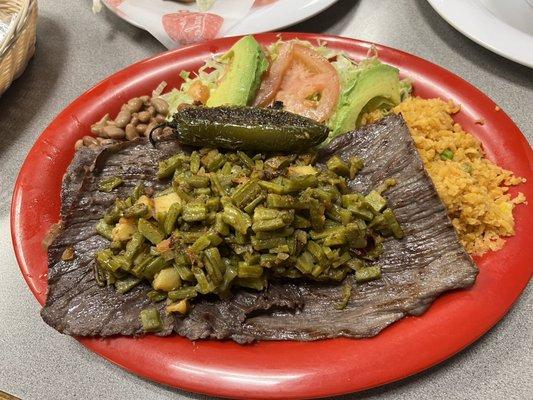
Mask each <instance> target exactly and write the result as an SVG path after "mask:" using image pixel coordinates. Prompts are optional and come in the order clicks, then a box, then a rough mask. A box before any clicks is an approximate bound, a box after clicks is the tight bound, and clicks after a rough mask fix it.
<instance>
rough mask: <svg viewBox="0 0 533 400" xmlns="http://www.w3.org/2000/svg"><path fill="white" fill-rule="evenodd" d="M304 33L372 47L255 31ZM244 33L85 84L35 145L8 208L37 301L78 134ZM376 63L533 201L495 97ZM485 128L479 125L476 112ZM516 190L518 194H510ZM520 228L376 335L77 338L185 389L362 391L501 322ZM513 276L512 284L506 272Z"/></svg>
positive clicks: (518, 284) (424, 364) (434, 74)
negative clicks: (466, 278) (419, 310)
mask: <svg viewBox="0 0 533 400" xmlns="http://www.w3.org/2000/svg"><path fill="white" fill-rule="evenodd" d="M280 36H281V37H283V39H292V38H300V39H304V40H310V41H312V42H316V41H318V40H320V41H326V42H328V44H329V46H330V47H332V48H335V49H338V50H343V51H346V52H347V53H349V54H351V55H352V56H354V57H356V58H361V57H364V55H365V54H366V53H367V52H368V51H369V49H370V48H371V46H372V45H373V44H371V43H369V42H365V41H360V40H355V39H348V38H342V37H337V36H327V35H317V34H307V33H266V34H260V35H255V37H256V38H257V39H258V40H259V41H260V42H261V43H263V44H267V43H271V42H273V41H276V40H278V38H279V37H280ZM238 38H239V37H231V38H222V39H217V40H214V41H210V42H205V43H201V44H197V45H193V46H189V47H185V48H182V49H178V50H173V51H170V52H166V53H162V54H160V55H157V56H155V57H151V58H148V59H146V60H143V61H140V62H138V63H136V64H133V65H131V66H129V67H127V68H125V69H123V70H121V71H119V72H117V73H115V74H114V75H111V76H110V77H108V78H107V79H104V80H103V81H102V82H100V83H99V84H97V85H96V86H94V87H93V88H92V89H90V90H88V91H87V92H85V93H84V94H82V95H81V96H80V97H78V98H77V99H76V100H74V101H73V102H72V103H71V104H70V105H69V106H67V107H66V108H65V109H64V110H63V111H62V112H61V113H60V114H59V115H58V116H57V117H56V118H55V119H54V120H53V121H52V123H51V124H50V125H49V126H48V127H47V128H46V129H45V130H44V132H43V133H42V134H41V135H40V137H39V138H38V139H37V141H36V143H35V144H34V146H33V147H32V149H31V150H30V152H29V154H28V156H27V158H26V160H25V161H24V164H23V166H22V168H21V170H20V173H19V176H18V178H17V181H16V184H15V189H14V193H13V199H12V204H11V235H12V240H13V245H14V249H15V254H16V257H17V261H18V263H19V266H20V269H21V272H22V274H23V276H24V279H25V280H26V283H27V284H28V286H29V288H30V290H31V291H32V292H33V294H34V295H35V297H36V298H37V300H38V301H39V302H40V303H41V304H43V302H44V299H45V293H46V271H47V261H46V260H47V258H46V252H45V251H44V250H43V248H42V246H41V242H42V239H43V238H44V236H45V234H46V232H47V231H48V229H49V228H50V226H51V225H52V224H53V223H54V222H55V221H57V219H58V216H59V190H60V185H61V178H62V176H63V174H64V171H65V169H66V167H67V165H68V164H69V163H70V160H71V159H72V155H73V146H74V143H75V141H76V140H77V139H79V138H80V137H82V136H83V135H84V134H86V133H88V132H89V127H90V124H91V123H92V122H94V121H95V120H97V119H98V118H99V117H100V116H101V115H102V111H103V110H105V111H106V112H107V111H109V112H110V113H111V114H112V115H113V113H116V112H117V111H118V110H119V108H120V105H121V104H122V103H123V102H124V101H125V100H127V99H128V98H130V97H133V96H136V95H141V94H146V93H149V92H150V91H151V90H152V89H153V88H155V87H156V86H157V84H158V83H159V82H160V81H162V80H168V81H169V83H170V84H172V85H175V84H177V83H178V81H179V80H178V77H177V74H178V71H179V70H181V69H188V70H190V69H193V68H198V67H199V65H200V63H201V62H202V61H203V60H205V59H206V58H207V57H208V56H209V55H211V54H213V53H219V52H221V51H224V50H225V49H227V48H229V47H230V46H231V44H233V43H234V42H235V41H236V40H237V39H238ZM375 46H376V49H377V51H378V52H379V56H380V59H382V60H383V61H384V62H386V63H389V64H392V65H395V66H397V67H398V68H399V69H400V72H401V74H402V75H403V76H410V77H411V78H412V79H413V81H414V87H415V93H416V94H417V95H419V96H421V97H427V98H429V97H437V96H438V97H443V98H451V99H454V100H455V101H457V102H458V103H460V104H462V109H461V112H460V113H459V114H458V115H457V117H456V120H457V121H458V122H460V123H461V124H462V125H463V127H464V128H465V130H467V131H469V132H471V133H473V134H474V135H475V136H477V137H478V138H479V139H480V140H481V141H482V142H483V145H484V148H485V150H486V153H487V155H488V157H489V158H491V159H492V160H494V161H496V162H497V163H498V164H499V165H501V166H502V167H504V168H507V169H510V170H512V171H514V172H515V173H516V174H517V175H519V176H522V177H525V178H526V179H527V183H525V184H523V185H521V186H520V187H519V190H520V191H521V192H523V193H524V194H525V195H526V197H528V198H529V199H532V198H533V184H532V183H531V182H533V152H532V150H531V147H530V145H529V144H528V142H527V140H526V139H525V138H524V136H523V135H522V134H521V132H520V130H519V129H518V127H517V126H516V125H515V124H514V123H513V122H512V120H511V119H510V118H509V117H508V116H507V115H506V114H505V113H504V112H503V111H502V110H499V109H498V108H497V106H496V104H495V103H494V102H493V101H492V100H491V99H490V98H488V97H487V96H486V95H484V94H483V93H482V92H481V91H479V90H478V89H476V88H475V87H474V86H472V85H471V84H469V83H468V82H466V81H464V80H463V79H461V78H459V77H458V76H456V75H454V74H453V73H451V72H449V71H447V70H445V69H444V68H441V67H439V66H437V65H435V64H432V63H430V62H429V61H426V60H424V59H421V58H419V57H416V56H413V55H411V54H408V53H405V52H402V51H399V50H396V49H392V48H389V47H386V46H382V45H375ZM481 118H482V119H483V120H484V124H479V123H476V121H478V120H479V119H481ZM512 192H513V193H516V189H512ZM515 220H516V235H515V236H514V237H512V238H510V239H509V240H508V242H507V244H506V246H505V247H504V248H503V249H502V250H500V251H498V252H493V253H489V254H487V255H485V256H484V257H481V258H476V263H477V265H478V266H479V268H480V274H479V276H478V279H477V281H476V283H475V285H474V286H473V287H472V288H471V289H469V290H463V291H456V292H452V293H448V294H445V295H444V296H441V297H440V298H438V299H437V300H436V301H435V302H434V303H433V305H432V306H431V307H430V309H429V310H428V311H427V312H426V313H425V314H424V315H422V316H420V317H408V318H404V319H403V320H401V321H399V322H397V323H395V324H393V325H392V326H390V327H389V328H387V329H385V330H384V331H383V332H381V333H380V334H379V335H378V336H376V337H374V338H370V339H362V340H353V339H334V340H322V341H316V342H260V343H256V344H253V345H246V346H240V345H237V344H235V343H232V342H216V341H197V342H191V341H189V340H187V339H184V338H180V337H170V338H159V337H155V336H147V337H143V338H138V339H133V338H126V337H115V338H108V339H87V338H78V340H79V341H80V343H82V344H83V345H84V346H86V347H87V348H89V349H90V350H92V351H94V352H96V353H98V354H99V355H101V356H102V357H104V358H106V359H108V360H110V361H112V362H113V363H115V364H117V365H119V366H121V367H122V368H124V369H126V370H128V371H130V372H133V373H135V374H137V375H140V376H143V377H146V378H148V379H151V380H154V381H157V382H160V383H163V384H167V385H170V386H173V387H179V388H182V389H185V390H189V391H193V392H200V393H205V394H211V395H218V396H227V397H238V398H285V399H287V398H302V397H318V396H330V395H336V394H343V393H348V392H355V391H360V390H364V389H368V388H371V387H375V386H379V385H383V384H385V383H389V382H392V381H396V380H399V379H402V378H405V377H407V376H410V375H412V374H415V373H417V372H420V371H422V370H424V369H427V368H429V367H431V366H433V365H435V364H437V363H439V362H441V361H443V360H445V359H447V358H449V357H451V356H452V355H454V354H455V353H457V352H458V351H460V350H461V349H463V348H464V347H466V346H468V345H469V344H471V343H472V342H474V341H475V340H476V339H478V338H479V337H480V336H481V335H483V334H484V333H485V332H487V331H488V330H489V329H490V328H491V327H492V326H493V325H494V324H496V322H498V321H499V320H500V319H501V318H502V317H503V316H504V315H505V314H506V313H507V311H508V310H509V308H510V307H511V306H512V304H513V303H514V302H515V301H516V299H517V298H518V296H519V295H520V293H521V292H522V291H523V289H524V288H525V286H526V285H527V283H528V282H529V280H530V278H531V275H532V274H533V264H531V263H530V262H529V254H528V252H524V251H523V249H524V248H526V249H527V248H528V245H529V243H528V237H531V235H532V234H533V228H532V227H530V226H528V225H527V221H531V220H533V209H532V208H531V207H525V206H519V207H517V209H516V211H515ZM504 277H505V279H503V278H504Z"/></svg>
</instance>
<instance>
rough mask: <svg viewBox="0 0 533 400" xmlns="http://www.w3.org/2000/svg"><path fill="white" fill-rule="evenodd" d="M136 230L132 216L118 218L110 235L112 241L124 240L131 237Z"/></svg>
mask: <svg viewBox="0 0 533 400" xmlns="http://www.w3.org/2000/svg"><path fill="white" fill-rule="evenodd" d="M136 230H137V224H136V222H135V219H134V218H120V219H119V220H118V224H117V225H115V227H114V228H113V230H112V231H111V236H112V238H113V241H119V242H125V241H127V240H130V239H131V237H132V236H133V234H134V233H135V231H136Z"/></svg>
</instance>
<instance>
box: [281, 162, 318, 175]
mask: <svg viewBox="0 0 533 400" xmlns="http://www.w3.org/2000/svg"><path fill="white" fill-rule="evenodd" d="M288 169H289V176H298V175H316V174H317V173H318V171H317V170H316V169H315V168H314V167H313V166H312V165H294V166H291V167H289V168H288Z"/></svg>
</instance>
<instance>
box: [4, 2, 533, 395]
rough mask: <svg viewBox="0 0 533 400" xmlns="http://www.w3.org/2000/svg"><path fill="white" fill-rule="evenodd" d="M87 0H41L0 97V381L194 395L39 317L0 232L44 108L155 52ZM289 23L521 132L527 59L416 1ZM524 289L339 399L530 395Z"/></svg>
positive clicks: (23, 389) (53, 390)
mask: <svg viewBox="0 0 533 400" xmlns="http://www.w3.org/2000/svg"><path fill="white" fill-rule="evenodd" d="M90 3H91V1H90V0H84V1H61V2H58V1H57V0H41V1H40V2H39V6H40V16H39V22H38V29H37V37H38V39H37V50H36V53H35V57H34V58H33V60H32V61H31V62H30V64H29V65H28V68H27V70H26V72H25V73H24V75H23V76H22V77H21V78H20V79H19V80H17V81H16V82H15V83H14V85H13V86H12V87H11V88H10V89H9V90H8V91H7V93H6V94H4V96H3V97H1V98H0V110H2V114H1V115H0V132H1V134H0V187H1V188H2V190H0V232H2V235H0V257H1V259H2V260H4V262H3V264H2V267H1V274H0V277H1V278H0V293H1V295H0V316H1V317H0V390H3V391H6V392H9V393H11V394H13V395H16V396H19V397H21V398H23V399H73V398H82V399H83V398H105V399H126V398H128V399H131V398H142V399H156V398H157V399H167V398H168V399H171V398H172V399H176V398H179V399H200V398H202V399H203V398H205V396H201V395H195V394H191V393H185V392H183V391H180V390H174V389H170V388H167V387H164V386H162V385H158V384H155V383H152V382H149V381H147V380H144V379H142V378H138V377H136V376H134V375H131V374H129V373H127V372H125V371H123V370H122V369H120V368H119V367H116V366H115V365H113V364H111V363H110V362H107V361H105V360H104V359H102V358H100V357H99V356H97V355H95V354H93V353H91V352H89V351H88V350H86V349H85V348H84V347H83V346H81V345H79V344H78V342H76V341H75V340H74V339H72V338H70V337H68V336H63V335H60V334H59V333H57V332H56V331H54V330H53V329H51V328H49V327H48V326H47V325H46V324H45V323H44V322H43V321H42V320H41V318H40V316H39V305H38V303H37V301H36V300H35V299H34V298H33V296H32V294H31V293H30V291H29V290H28V288H27V286H26V284H25V282H24V280H23V279H22V276H21V274H20V272H19V269H18V266H17V262H16V260H15V256H14V253H13V249H12V244H11V238H10V235H9V203H10V200H11V193H12V191H13V184H14V182H15V179H16V176H17V173H18V171H19V169H20V166H21V164H22V162H23V161H24V158H25V157H26V154H27V152H28V151H29V149H30V148H31V146H32V145H33V143H34V141H35V140H36V138H37V137H38V135H39V134H40V132H42V130H43V129H44V128H45V127H46V126H47V125H48V123H49V122H50V121H51V120H52V118H53V117H54V116H55V115H56V114H57V113H58V112H59V111H60V110H61V109H63V108H64V107H65V106H66V105H67V104H69V103H70V102H71V101H72V100H73V99H75V98H76V97H77V96H79V95H80V94H81V93H83V92H84V91H85V90H87V89H88V88H90V87H91V86H93V85H94V84H95V83H97V82H98V81H100V80H101V79H103V78H105V77H106V76H108V75H109V74H111V73H112V72H115V71H117V70H119V69H121V68H123V67H125V66H127V65H129V64H131V63H133V62H135V61H138V60H140V59H143V58H146V57H148V56H151V55H153V54H157V53H159V52H161V51H163V47H162V46H161V45H160V44H159V43H158V42H157V41H156V40H155V39H153V38H152V37H151V36H150V35H149V34H147V33H146V32H144V31H142V30H139V29H137V28H134V27H132V26H129V25H128V24H126V23H125V22H123V21H121V20H120V19H118V18H117V17H116V16H114V15H112V14H111V13H109V12H108V11H106V10H104V11H103V12H102V13H101V14H99V15H96V16H95V15H93V14H92V13H91V11H90ZM290 30H294V31H304V32H318V33H329V34H334V35H342V36H347V37H353V38H358V39H364V40H368V41H372V42H376V43H381V44H384V45H387V46H391V47H395V48H398V49H402V50H405V51H407V52H409V53H413V54H416V55H418V56H420V57H423V58H425V59H428V60H430V61H432V62H434V63H436V64H439V65H441V66H443V67H444V68H447V69H449V70H451V71H453V72H454V73H456V74H457V75H459V76H461V77H462V78H464V79H466V80H467V81H469V82H471V83H473V84H474V85H475V86H477V87H478V88H479V89H481V90H482V91H483V92H485V93H486V94H487V95H489V96H490V97H491V98H492V99H494V100H495V101H496V102H497V103H498V104H499V105H500V106H501V107H502V108H503V109H504V110H505V111H506V112H507V113H509V114H510V116H511V117H512V118H513V120H514V121H515V122H516V123H517V125H518V126H519V127H520V129H521V130H522V132H524V134H525V135H526V136H527V137H528V140H529V142H530V143H533V116H532V111H533V109H532V104H533V70H531V69H528V68H526V67H523V66H521V65H518V64H515V63H513V62H511V61H508V60H506V59H504V58H502V57H500V56H497V55H495V54H493V53H491V52H489V51H488V50H485V49H484V48H482V47H480V46H478V45H477V44H475V43H474V42H472V41H470V40H469V39H467V38H465V37H463V36H462V35H461V34H460V33H458V32H457V31H455V30H454V29H453V28H451V27H450V26H449V25H448V24H447V23H446V22H444V20H442V19H441V18H440V17H439V16H438V15H437V14H436V13H435V12H434V11H433V9H432V8H431V7H430V6H429V5H428V3H427V2H425V1H423V0H418V1H417V0H410V1H409V0H403V1H395V0H378V1H376V0H361V1H352V0H346V1H344V0H341V1H339V2H338V3H337V4H336V5H334V6H332V7H331V8H330V9H328V10H327V11H325V12H324V13H322V14H320V15H318V16H316V17H314V18H312V19H311V20H308V21H306V22H304V23H301V24H299V25H297V26H294V27H292V28H291V29H290ZM532 293H533V290H532V285H529V287H528V288H527V289H526V290H525V292H524V293H523V294H522V296H521V298H520V299H519V301H518V302H517V303H516V304H515V306H514V307H513V308H512V310H511V311H510V312H509V314H508V315H507V316H506V317H505V318H504V319H503V320H502V321H501V322H500V323H499V324H498V325H497V326H496V327H495V328H494V329H492V330H491V331H490V332H489V333H487V334H486V335H485V336H484V337H483V338H481V339H480V340H479V341H477V342H476V343H475V344H473V345H472V346H470V347H468V348H467V349H466V350H464V351H462V352H461V353H459V354H458V355H456V356H455V357H453V358H451V359H449V360H448V361H445V362H444V363H442V364H440V365H438V366H436V367H434V368H431V369H430V370H428V371H425V372H423V373H420V374H418V375H416V376H414V377H410V378H408V379H405V380H403V381H400V382H397V383H393V384H389V385H386V386H383V387H380V388H376V389H372V390H369V391H366V392H363V393H358V394H352V395H346V396H343V397H341V398H344V399H376V398H380V399H429V398H431V399H445V398H451V399H466V398H468V399H531V398H533V380H532V379H531V376H532V374H533V334H532V331H533V330H532V328H533V295H532Z"/></svg>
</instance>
